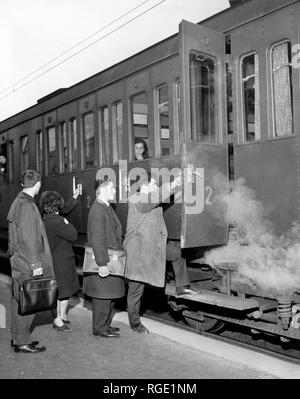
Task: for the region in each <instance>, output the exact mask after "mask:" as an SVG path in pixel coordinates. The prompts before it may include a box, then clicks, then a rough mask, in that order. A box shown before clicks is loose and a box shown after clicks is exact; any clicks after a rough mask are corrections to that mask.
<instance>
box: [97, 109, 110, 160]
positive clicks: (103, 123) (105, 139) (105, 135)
mask: <svg viewBox="0 0 300 399" xmlns="http://www.w3.org/2000/svg"><path fill="white" fill-rule="evenodd" d="M98 115H99V126H100V136H101V138H102V152H101V154H103V160H104V164H105V165H109V164H110V144H109V108H108V106H105V107H102V108H101V109H100V110H99V113H98ZM101 164H102V163H101Z"/></svg>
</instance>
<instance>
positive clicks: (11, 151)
mask: <svg viewBox="0 0 300 399" xmlns="http://www.w3.org/2000/svg"><path fill="white" fill-rule="evenodd" d="M14 165H15V149H14V142H13V141H10V142H9V143H8V174H9V182H10V183H12V182H13V181H14V176H15V168H14Z"/></svg>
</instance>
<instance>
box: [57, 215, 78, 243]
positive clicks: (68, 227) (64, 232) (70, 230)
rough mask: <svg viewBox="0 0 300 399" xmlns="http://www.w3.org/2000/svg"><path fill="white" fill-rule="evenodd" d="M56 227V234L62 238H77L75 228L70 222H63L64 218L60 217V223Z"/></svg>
mask: <svg viewBox="0 0 300 399" xmlns="http://www.w3.org/2000/svg"><path fill="white" fill-rule="evenodd" d="M57 227H58V231H57V235H58V236H59V237H61V238H63V239H64V240H67V241H75V240H77V236H78V234H77V230H76V229H75V227H74V226H73V225H72V223H68V224H66V223H65V222H64V219H63V218H62V217H61V218H60V223H59V224H58V226H57Z"/></svg>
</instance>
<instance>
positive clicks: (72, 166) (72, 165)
mask: <svg viewBox="0 0 300 399" xmlns="http://www.w3.org/2000/svg"><path fill="white" fill-rule="evenodd" d="M69 148H70V153H69V171H70V172H72V171H73V170H76V169H77V163H78V160H77V157H78V153H77V121H76V119H75V118H73V119H71V120H70V122H69Z"/></svg>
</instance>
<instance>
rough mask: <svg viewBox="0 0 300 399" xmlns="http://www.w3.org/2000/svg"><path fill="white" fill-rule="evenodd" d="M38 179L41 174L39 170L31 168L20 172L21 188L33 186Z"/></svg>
mask: <svg viewBox="0 0 300 399" xmlns="http://www.w3.org/2000/svg"><path fill="white" fill-rule="evenodd" d="M40 180H41V175H40V174H39V172H37V171H36V170H33V169H28V170H26V171H25V172H24V173H23V174H22V177H21V185H22V187H23V188H28V187H33V186H34V185H35V184H36V183H37V182H38V181H40Z"/></svg>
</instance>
